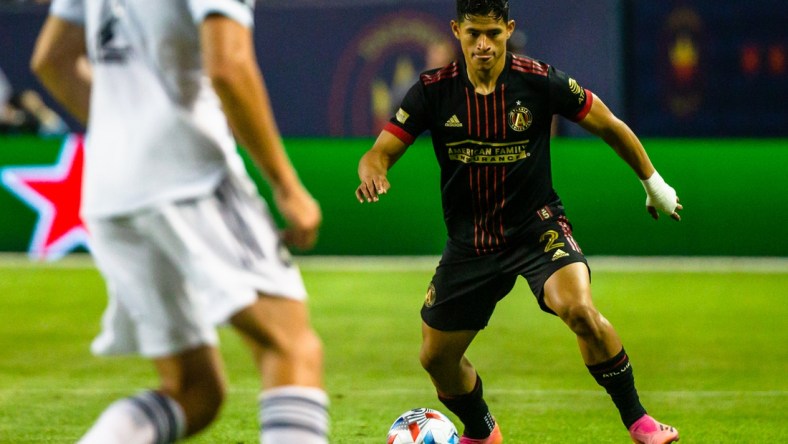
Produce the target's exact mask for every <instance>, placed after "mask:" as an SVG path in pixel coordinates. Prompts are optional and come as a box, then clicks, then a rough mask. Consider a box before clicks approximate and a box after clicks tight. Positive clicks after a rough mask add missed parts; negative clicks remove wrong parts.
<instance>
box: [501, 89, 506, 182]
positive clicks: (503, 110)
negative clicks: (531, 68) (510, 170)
mask: <svg viewBox="0 0 788 444" xmlns="http://www.w3.org/2000/svg"><path fill="white" fill-rule="evenodd" d="M505 93H506V84H502V85H501V127H502V128H503V138H504V139H506V96H505V95H504V94H505ZM504 170H505V168H504Z"/></svg>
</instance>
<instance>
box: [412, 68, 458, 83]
mask: <svg viewBox="0 0 788 444" xmlns="http://www.w3.org/2000/svg"><path fill="white" fill-rule="evenodd" d="M459 73H460V71H459V69H458V68H457V64H456V63H452V64H451V65H449V66H447V67H445V68H443V69H441V70H440V71H437V72H435V73H433V74H422V75H421V83H423V84H424V85H425V86H426V85H431V84H433V83H436V82H440V81H441V80H444V79H451V78H453V77H457V75H459Z"/></svg>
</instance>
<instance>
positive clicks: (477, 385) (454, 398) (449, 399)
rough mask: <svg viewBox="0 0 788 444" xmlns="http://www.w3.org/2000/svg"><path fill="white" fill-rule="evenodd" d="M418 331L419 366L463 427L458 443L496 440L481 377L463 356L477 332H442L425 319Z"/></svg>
mask: <svg viewBox="0 0 788 444" xmlns="http://www.w3.org/2000/svg"><path fill="white" fill-rule="evenodd" d="M421 331H422V346H421V352H420V354H419V359H420V361H421V365H422V367H424V369H425V370H427V373H429V375H430V379H432V383H433V385H434V386H435V389H436V390H437V392H438V399H439V400H440V401H441V402H442V403H443V404H444V405H445V406H446V408H448V409H449V410H450V411H451V412H452V413H454V414H455V415H457V417H458V418H460V421H462V423H463V425H464V426H465V430H464V431H463V436H462V438H461V440H460V442H461V443H463V444H465V443H476V442H479V443H482V442H483V443H497V442H499V440H500V439H502V438H500V429H499V428H498V426H497V424H496V423H495V419H494V418H493V417H492V414H491V413H490V409H489V408H488V406H487V403H486V402H485V401H484V390H483V387H482V380H481V378H480V377H479V375H478V373H477V372H476V369H475V368H474V367H473V364H471V362H470V361H469V360H468V358H467V357H466V356H465V351H466V350H467V349H468V346H470V344H471V342H472V341H473V338H475V337H476V334H477V333H478V331H477V330H458V331H441V330H437V329H434V328H432V327H430V326H429V325H427V324H426V323H425V322H423V323H422V329H421Z"/></svg>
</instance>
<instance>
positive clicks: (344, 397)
mask: <svg viewBox="0 0 788 444" xmlns="http://www.w3.org/2000/svg"><path fill="white" fill-rule="evenodd" d="M782 264H784V262H782ZM591 265H592V268H594V266H595V262H594V259H593V258H591ZM625 265H627V262H624V263H621V267H618V266H616V263H615V262H613V263H612V264H608V265H607V266H604V267H600V268H594V270H595V271H594V275H593V287H594V295H595V300H596V304H597V306H598V307H599V308H600V310H601V311H602V312H603V313H604V314H605V315H606V317H607V318H608V319H609V320H610V321H611V322H612V323H613V324H614V325H615V326H616V328H617V329H618V331H619V333H620V334H621V336H622V338H623V339H624V343H625V346H626V348H627V350H628V352H629V354H630V356H631V358H632V361H633V365H634V369H635V377H636V380H637V382H638V387H639V390H640V394H641V399H642V400H643V402H644V404H645V405H646V407H647V408H648V409H649V410H650V412H651V413H653V414H654V415H655V416H656V417H658V418H659V419H661V420H663V421H665V422H667V423H670V424H673V425H675V426H677V427H678V428H679V430H680V432H681V436H682V438H681V442H682V443H704V444H706V443H777V442H788V427H787V425H788V304H786V297H787V296H788V268H785V269H783V270H782V272H780V269H779V268H778V269H777V271H774V270H772V271H771V272H769V273H754V272H751V271H726V272H722V271H719V270H717V271H713V272H708V271H703V270H704V268H703V267H702V266H701V267H699V268H697V269H696V268H691V267H683V266H682V265H681V264H678V266H672V267H665V268H664V269H661V271H657V272H648V271H638V270H637V269H627V270H625V271H619V269H624V268H626V267H625ZM676 268H678V269H679V270H682V271H679V272H677V271H675V270H674V271H671V270H672V269H676ZM646 269H648V267H646ZM303 270H304V277H305V280H306V283H307V286H308V288H309V290H310V293H311V295H312V296H311V298H312V299H311V304H312V305H311V307H312V308H311V311H312V316H313V320H314V324H315V326H316V328H317V329H318V331H319V333H320V334H321V335H322V337H323V340H324V342H325V348H326V382H327V388H328V390H329V392H330V395H331V400H332V408H331V415H332V442H333V443H348V444H350V443H382V442H384V441H385V435H386V431H387V429H388V426H389V425H390V423H391V422H392V421H393V420H394V419H395V418H396V417H397V416H398V415H399V414H400V413H401V412H403V411H405V410H407V409H409V408H412V407H418V406H424V407H432V408H437V409H440V410H444V409H443V406H442V405H440V404H439V403H438V402H437V400H436V399H435V397H434V394H433V389H432V386H431V385H430V382H429V379H428V378H427V376H426V373H424V372H423V370H422V369H421V368H420V366H419V363H418V359H417V352H418V348H419V340H420V334H419V325H420V319H419V316H418V310H419V307H420V304H421V301H422V298H423V295H424V292H425V290H426V287H427V284H428V282H429V279H430V276H431V274H432V273H431V270H430V268H429V267H418V266H417V267H413V268H412V269H410V268H408V267H401V266H392V267H387V266H386V265H385V264H380V265H379V266H377V267H367V268H363V267H362V268H352V267H351V268H348V269H342V267H335V268H326V267H322V266H317V265H315V262H309V263H305V265H304V267H303ZM104 303H105V296H104V286H103V282H102V280H101V278H100V276H99V275H98V273H97V272H96V271H95V270H94V269H92V268H90V267H80V266H68V265H63V264H61V265H35V266H33V265H20V264H18V263H0V442H2V443H71V442H74V441H75V440H76V439H77V438H78V437H79V436H80V435H81V433H82V432H84V431H85V430H86V428H87V427H88V426H89V425H90V424H91V422H92V421H93V420H94V419H95V417H96V416H97V415H98V414H99V412H101V410H102V409H103V408H104V407H105V406H106V405H107V404H108V403H110V402H111V401H112V400H114V399H115V398H118V397H121V396H124V395H126V394H129V393H133V392H135V391H137V390H139V389H143V388H146V387H149V386H152V385H154V384H155V375H154V374H153V372H152V369H151V367H150V365H149V364H148V363H147V362H146V361H143V360H140V359H138V358H113V359H106V358H96V357H93V356H91V355H90V353H89V351H88V345H89V342H90V340H91V339H92V337H93V336H94V335H95V334H96V332H97V329H98V326H99V316H100V314H101V311H102V309H103V306H104ZM222 341H223V342H222V349H223V354H224V356H225V358H226V364H227V372H228V375H229V383H230V385H231V388H230V392H229V397H228V401H227V404H226V405H225V407H224V409H223V411H222V415H221V418H220V419H219V420H218V422H216V423H215V424H214V425H213V426H212V427H211V428H210V429H209V430H208V431H207V432H205V433H204V434H202V435H200V436H199V437H197V438H194V439H192V440H190V441H189V442H191V443H234V444H235V443H247V444H252V443H256V442H258V438H257V422H256V421H257V420H256V415H257V413H256V397H257V382H256V376H255V372H254V370H253V367H252V364H251V362H250V360H249V358H248V356H247V355H246V352H245V350H244V349H243V347H242V345H241V343H240V341H238V340H237V338H236V337H235V336H234V335H233V334H232V332H229V331H227V332H223V333H222ZM469 356H470V358H471V360H472V361H473V362H474V363H475V364H476V366H477V368H478V369H479V371H480V373H481V374H482V376H483V378H484V380H485V389H486V390H485V391H486V397H487V400H488V403H489V404H490V406H491V409H492V411H493V414H494V415H495V416H496V417H497V419H498V421H499V422H500V424H501V427H502V430H503V432H504V436H505V438H506V442H508V443H527V444H530V443H597V444H598V443H625V442H628V436H627V434H626V432H625V430H624V429H623V427H622V426H621V424H620V422H619V419H618V415H617V412H616V411H615V409H614V408H613V406H612V403H611V402H610V401H609V399H608V398H607V395H605V394H604V392H603V391H602V389H601V388H598V387H597V386H596V384H595V383H594V381H593V379H592V378H591V377H590V376H589V375H588V373H587V372H586V370H585V368H584V367H583V363H582V361H581V359H580V357H579V354H578V353H577V350H576V345H575V340H574V338H573V337H572V336H571V335H570V333H569V331H568V330H567V329H566V328H565V327H564V326H563V325H562V324H561V322H560V321H558V320H557V319H556V318H554V317H551V316H548V315H545V314H543V313H541V312H540V311H539V309H538V307H537V306H536V304H535V303H534V302H533V300H532V296H531V294H530V292H529V290H528V287H527V286H526V285H525V283H524V282H520V283H518V285H517V286H516V287H515V290H514V291H513V293H512V294H511V295H510V296H509V297H508V298H507V299H505V300H504V301H503V302H502V303H501V304H500V305H499V307H498V310H497V312H496V315H495V316H494V317H493V320H492V322H491V324H490V326H489V327H488V328H487V330H485V331H484V332H483V333H482V334H481V335H480V336H479V339H478V340H477V342H476V343H474V345H473V346H472V348H471V350H470V352H469ZM444 411H445V410H444ZM452 418H453V419H455V418H454V417H452Z"/></svg>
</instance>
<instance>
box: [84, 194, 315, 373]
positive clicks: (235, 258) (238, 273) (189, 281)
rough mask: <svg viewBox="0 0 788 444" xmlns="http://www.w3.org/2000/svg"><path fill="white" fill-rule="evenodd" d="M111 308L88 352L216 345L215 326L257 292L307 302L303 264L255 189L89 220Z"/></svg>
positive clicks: (151, 352)
mask: <svg viewBox="0 0 788 444" xmlns="http://www.w3.org/2000/svg"><path fill="white" fill-rule="evenodd" d="M86 222H87V225H88V230H89V232H90V235H91V239H90V249H91V253H92V254H93V257H94V258H95V260H96V263H97V265H98V268H99V270H100V271H101V273H102V275H103V276H104V278H105V280H106V282H107V288H108V292H109V305H108V307H107V309H106V311H105V312H104V316H103V318H102V331H101V333H100V334H99V336H98V337H97V338H96V339H95V340H94V341H93V344H92V347H91V349H92V351H93V352H94V353H96V354H101V355H113V354H128V353H139V354H141V355H143V356H146V357H162V356H169V355H173V354H176V353H179V352H181V351H184V350H188V349H190V348H194V347H196V346H199V345H203V344H210V345H215V344H217V342H218V339H217V334H216V329H215V326H216V325H218V324H222V323H225V322H227V320H228V319H229V318H230V317H231V316H232V315H233V314H235V313H237V312H238V311H240V310H241V309H243V308H245V307H248V306H250V305H251V304H253V303H254V302H255V301H256V300H257V298H258V297H259V294H260V293H262V294H265V295H267V296H274V297H284V298H290V299H296V300H305V299H306V290H305V289H304V284H303V281H302V279H301V274H300V272H299V270H298V268H297V267H296V266H295V265H294V264H293V263H292V261H291V258H290V253H289V252H288V250H287V248H286V247H285V246H284V245H283V243H282V241H281V239H280V237H279V235H278V231H277V229H276V225H275V224H274V222H273V219H272V217H271V215H270V213H269V212H268V208H267V207H266V205H265V203H264V202H263V201H262V199H260V198H259V196H258V195H257V193H256V191H254V190H253V188H249V187H244V186H243V185H240V186H239V185H238V184H237V183H236V182H234V180H231V179H226V180H225V181H224V182H222V183H221V185H220V186H219V187H218V188H217V189H216V191H215V192H214V193H213V194H212V195H209V196H203V197H199V198H196V199H192V200H186V201H180V202H173V203H171V204H169V205H166V206H164V207H160V208H156V209H153V210H150V211H146V212H141V213H136V214H133V215H129V216H122V217H113V218H101V219H93V220H87V221H86Z"/></svg>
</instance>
